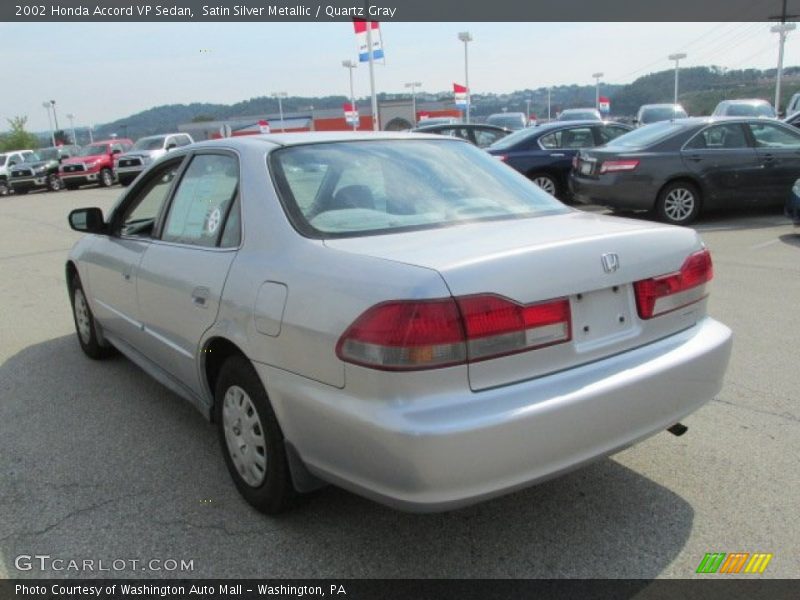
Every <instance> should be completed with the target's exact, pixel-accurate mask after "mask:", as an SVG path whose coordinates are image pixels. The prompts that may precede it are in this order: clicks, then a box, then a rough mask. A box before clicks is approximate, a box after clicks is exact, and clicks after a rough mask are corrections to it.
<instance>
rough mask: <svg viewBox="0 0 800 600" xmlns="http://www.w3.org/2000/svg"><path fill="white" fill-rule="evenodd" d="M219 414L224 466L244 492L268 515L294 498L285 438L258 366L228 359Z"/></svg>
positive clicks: (220, 382) (217, 400)
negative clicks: (258, 371) (257, 370)
mask: <svg viewBox="0 0 800 600" xmlns="http://www.w3.org/2000/svg"><path fill="white" fill-rule="evenodd" d="M214 405H215V406H214V413H215V420H216V422H217V428H218V433H219V440H220V446H222V453H223V455H224V457H225V464H226V465H227V467H228V471H229V472H230V474H231V477H232V478H233V482H234V484H236V488H237V489H238V490H239V493H240V494H241V495H242V496H243V497H244V499H245V500H247V502H248V503H250V504H251V505H252V506H253V507H255V508H256V509H258V510H260V511H261V512H264V513H267V514H275V513H279V512H281V511H283V510H285V509H286V508H288V507H289V506H290V504H291V502H292V500H293V499H294V496H295V490H294V487H293V485H292V481H291V477H290V473H289V464H288V462H287V459H286V449H285V447H284V442H283V434H282V433H281V428H280V426H279V425H278V420H277V418H276V417H275V413H274V412H273V410H272V406H271V405H270V402H269V398H268V397H267V392H266V390H265V389H264V386H263V385H262V383H261V380H260V379H259V377H258V374H257V373H256V371H255V369H254V368H253V365H252V364H251V363H250V361H248V360H247V359H246V358H244V357H240V356H234V357H231V358H229V359H228V360H227V361H226V362H225V364H223V365H222V368H221V369H220V372H219V376H218V378H217V385H216V390H215V394H214Z"/></svg>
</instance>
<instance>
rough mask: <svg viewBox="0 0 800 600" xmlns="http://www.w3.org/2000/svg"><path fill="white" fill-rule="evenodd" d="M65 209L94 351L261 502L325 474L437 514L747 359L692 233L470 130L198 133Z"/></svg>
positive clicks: (689, 399) (82, 328)
mask: <svg viewBox="0 0 800 600" xmlns="http://www.w3.org/2000/svg"><path fill="white" fill-rule="evenodd" d="M265 157H266V161H265ZM320 165H322V166H323V167H324V168H323V169H319V168H318V167H319V166H320ZM306 166H309V167H310V168H309V169H308V170H307V171H306ZM177 173H181V176H180V178H179V179H178V178H177ZM69 222H70V225H71V226H72V228H73V229H76V230H78V231H82V232H84V233H86V234H88V235H86V236H84V237H83V238H82V239H81V240H80V241H79V242H78V243H77V244H76V245H75V247H74V248H73V249H72V251H71V252H70V255H69V259H68V261H67V263H66V275H67V284H68V289H69V296H70V299H71V303H72V307H73V313H74V319H75V325H76V330H77V335H78V341H79V343H80V346H81V348H82V349H83V351H84V352H85V353H86V354H87V355H88V356H90V357H92V358H101V357H103V356H105V355H107V354H108V353H109V352H110V351H111V349H112V348H116V349H118V350H119V351H120V352H122V353H123V354H125V355H127V356H129V357H131V358H132V359H133V360H134V361H135V362H136V364H137V365H139V366H140V367H141V368H143V369H144V370H145V371H147V372H148V373H150V374H151V375H153V376H155V377H156V378H157V379H158V380H159V381H161V382H163V383H165V384H166V385H167V386H169V387H170V389H172V390H174V391H175V392H176V393H178V394H180V395H181V396H184V397H185V398H187V399H189V400H190V401H192V402H193V403H194V404H195V405H196V406H197V407H198V408H199V409H200V410H201V411H202V413H203V414H204V415H205V416H206V417H209V418H213V419H214V421H215V422H216V427H217V429H218V435H219V439H220V446H221V449H222V452H223V455H224V459H225V462H226V464H227V467H228V470H229V471H230V474H231V477H232V478H233V480H234V483H235V484H236V486H237V488H238V489H239V491H240V492H241V494H242V495H243V496H244V498H245V499H246V500H247V501H248V502H250V503H251V504H252V505H253V506H255V507H256V508H258V509H260V510H262V511H265V512H278V511H280V510H282V509H284V508H286V507H287V506H289V505H290V503H291V501H292V497H293V496H294V495H295V494H296V493H297V492H303V491H309V490H311V489H314V488H316V487H318V486H320V485H322V484H323V483H325V482H329V483H334V484H336V485H339V486H341V487H344V488H347V489H349V490H353V491H354V492H356V493H359V494H363V495H364V496H367V497H370V498H374V499H376V500H378V501H381V502H384V503H387V504H390V505H393V506H396V507H401V508H406V509H411V510H419V511H432V510H444V509H448V508H453V507H458V506H462V505H465V504H469V503H473V502H477V501H480V500H483V499H486V498H489V497H492V496H496V495H500V494H503V493H507V492H509V491H511V490H515V489H518V488H521V487H524V486H527V485H530V484H532V483H534V482H536V481H539V480H541V479H544V478H547V477H550V476H553V475H555V474H557V473H561V472H563V471H565V470H567V469H570V468H575V467H577V466H579V465H582V464H584V463H586V462H587V461H589V460H590V459H593V458H598V457H601V456H605V455H607V454H610V453H613V452H615V451H617V450H619V449H621V448H625V447H627V446H629V445H631V444H633V443H635V442H636V441H638V440H641V439H643V438H645V437H648V436H650V435H652V434H654V433H657V432H659V431H662V430H664V429H666V428H671V426H673V424H675V423H677V422H678V421H680V419H682V418H683V417H684V416H685V415H687V414H689V413H691V412H693V411H694V410H696V409H697V408H698V407H700V406H701V405H703V404H704V403H705V402H708V401H709V400H710V399H711V398H713V397H714V396H715V395H716V394H717V393H718V392H719V390H720V388H721V385H722V378H723V375H724V372H725V370H726V366H727V363H728V359H729V354H730V350H731V332H730V330H729V329H728V328H727V327H725V326H724V325H722V324H720V323H718V322H716V321H714V320H713V319H711V318H710V317H709V316H708V315H707V312H706V310H707V300H706V297H707V293H708V290H707V288H706V283H707V282H708V281H709V280H710V279H711V277H712V266H711V258H710V254H709V252H708V250H707V249H706V248H705V246H704V245H703V243H702V241H701V240H700V238H699V236H698V234H697V233H696V232H695V231H693V230H691V229H681V228H674V227H664V226H661V225H657V224H653V223H649V222H644V221H634V220H624V219H616V218H613V217H606V216H602V215H597V214H587V213H584V212H581V211H575V210H573V209H570V208H568V207H566V206H564V205H563V204H561V203H560V202H558V201H556V200H554V199H553V198H552V197H551V196H549V195H548V194H545V193H544V192H542V191H541V190H539V189H538V188H536V186H532V185H530V184H529V183H528V182H527V181H526V180H525V179H524V178H523V177H522V176H520V175H519V174H517V173H515V172H514V171H513V170H511V169H508V168H506V167H504V166H503V165H501V164H500V163H498V162H497V161H496V160H494V159H492V158H491V157H490V156H489V155H488V154H486V153H485V152H484V151H482V150H480V149H478V148H475V147H474V146H472V145H471V144H468V143H466V142H464V141H463V140H457V139H454V138H448V137H443V136H434V135H432V136H421V135H420V134H413V135H409V134H390V133H372V132H370V133H364V134H352V133H351V134H346V133H334V132H330V133H302V134H285V135H273V136H242V137H238V138H228V139H224V140H217V141H211V142H201V143H199V144H193V145H192V146H188V147H186V148H179V149H176V150H174V151H172V152H170V153H169V154H167V155H166V156H164V157H163V158H161V159H160V160H159V161H158V162H157V163H155V164H154V165H153V166H151V167H150V169H148V171H147V172H146V173H144V174H143V175H142V176H141V177H140V178H139V179H138V180H137V181H136V182H135V183H134V184H133V185H131V186H130V187H129V188H127V189H126V190H125V191H124V192H123V194H122V196H121V197H120V199H119V201H118V203H117V204H116V206H115V207H114V208H113V209H112V211H111V213H110V214H109V215H108V217H107V218H104V216H103V214H102V212H101V210H100V209H99V208H86V209H78V210H75V211H73V212H72V213H71V214H70V216H69ZM134 290H135V292H134ZM322 299H324V301H321V300H322ZM678 307H680V308H681V309H680V310H676V309H677V308H678ZM128 401H129V402H130V403H131V404H133V405H134V406H135V405H136V404H137V402H138V401H139V399H137V398H136V397H130V398H128ZM141 409H142V410H146V406H145V405H142V407H141ZM672 430H673V431H675V432H677V430H676V429H674V428H673V429H672ZM121 443H147V441H146V440H140V441H138V442H131V441H130V440H129V439H128V438H125V440H123V441H122V442H121ZM131 451H134V450H133V449H132V450H131Z"/></svg>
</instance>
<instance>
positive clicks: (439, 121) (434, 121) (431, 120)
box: [417, 117, 461, 127]
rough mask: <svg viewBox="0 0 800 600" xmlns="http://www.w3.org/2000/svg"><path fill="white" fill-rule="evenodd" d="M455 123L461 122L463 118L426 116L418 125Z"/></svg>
mask: <svg viewBox="0 0 800 600" xmlns="http://www.w3.org/2000/svg"><path fill="white" fill-rule="evenodd" d="M454 123H461V119H459V118H457V117H426V118H424V119H420V120H419V122H418V123H417V127H428V126H429V125H452V124H454Z"/></svg>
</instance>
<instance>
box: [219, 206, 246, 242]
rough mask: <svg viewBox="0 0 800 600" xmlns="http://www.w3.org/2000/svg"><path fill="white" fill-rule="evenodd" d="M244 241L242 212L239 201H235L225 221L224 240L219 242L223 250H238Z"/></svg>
mask: <svg viewBox="0 0 800 600" xmlns="http://www.w3.org/2000/svg"><path fill="white" fill-rule="evenodd" d="M241 241H242V211H241V208H239V201H238V200H234V202H233V206H232V207H231V210H230V212H229V213H228V218H227V219H226V220H225V229H223V230H222V239H220V241H219V245H220V247H221V248H236V247H237V246H238V245H239V244H240V243H241Z"/></svg>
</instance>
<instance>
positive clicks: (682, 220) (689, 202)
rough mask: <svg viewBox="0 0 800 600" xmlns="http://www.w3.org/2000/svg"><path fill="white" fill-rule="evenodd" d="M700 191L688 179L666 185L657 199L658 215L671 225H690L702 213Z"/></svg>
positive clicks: (661, 219)
mask: <svg viewBox="0 0 800 600" xmlns="http://www.w3.org/2000/svg"><path fill="white" fill-rule="evenodd" d="M700 204H701V198H700V191H699V190H698V189H697V186H695V185H694V184H692V183H689V182H688V181H673V182H672V183H669V184H667V185H665V186H664V187H663V188H662V189H661V192H659V194H658V199H657V200H656V215H657V216H658V219H659V220H660V221H663V222H664V223H669V224H671V225H688V224H689V223H691V222H692V221H694V220H695V219H696V218H697V215H699V214H700Z"/></svg>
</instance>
